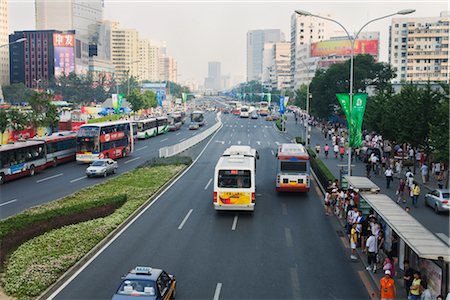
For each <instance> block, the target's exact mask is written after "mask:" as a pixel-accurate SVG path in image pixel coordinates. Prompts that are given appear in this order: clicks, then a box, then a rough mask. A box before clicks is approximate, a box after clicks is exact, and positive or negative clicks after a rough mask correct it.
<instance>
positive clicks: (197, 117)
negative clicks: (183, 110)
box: [191, 110, 205, 126]
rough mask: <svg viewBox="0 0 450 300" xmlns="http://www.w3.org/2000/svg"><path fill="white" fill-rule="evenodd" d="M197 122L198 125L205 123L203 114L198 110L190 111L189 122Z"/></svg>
mask: <svg viewBox="0 0 450 300" xmlns="http://www.w3.org/2000/svg"><path fill="white" fill-rule="evenodd" d="M193 123H195V124H198V126H203V125H205V115H204V113H203V112H202V111H200V110H195V111H193V112H192V113H191V124H193Z"/></svg>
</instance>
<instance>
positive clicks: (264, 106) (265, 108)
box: [259, 101, 269, 117]
mask: <svg viewBox="0 0 450 300" xmlns="http://www.w3.org/2000/svg"><path fill="white" fill-rule="evenodd" d="M259 115H260V116H261V117H266V116H268V115H269V102H267V101H261V102H260V103H259Z"/></svg>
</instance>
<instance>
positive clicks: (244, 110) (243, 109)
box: [239, 106, 249, 118]
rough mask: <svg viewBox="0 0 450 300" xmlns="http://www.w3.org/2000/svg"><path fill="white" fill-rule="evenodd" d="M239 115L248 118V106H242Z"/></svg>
mask: <svg viewBox="0 0 450 300" xmlns="http://www.w3.org/2000/svg"><path fill="white" fill-rule="evenodd" d="M239 116H240V117H241V118H248V117H249V109H248V106H242V107H241V109H240V113H239Z"/></svg>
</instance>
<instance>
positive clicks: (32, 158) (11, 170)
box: [0, 140, 47, 184]
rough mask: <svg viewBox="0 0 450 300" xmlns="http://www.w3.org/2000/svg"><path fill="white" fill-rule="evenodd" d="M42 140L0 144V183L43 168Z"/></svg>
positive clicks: (44, 161) (43, 152) (44, 160)
mask: <svg viewBox="0 0 450 300" xmlns="http://www.w3.org/2000/svg"><path fill="white" fill-rule="evenodd" d="M46 164H47V160H46V157H45V142H44V141H37V140H36V141H18V142H16V143H14V144H6V145H1V146H0V184H3V183H4V182H5V181H9V180H13V179H16V178H20V177H23V176H27V175H30V176H33V175H34V174H36V172H39V171H41V170H43V169H45V167H46Z"/></svg>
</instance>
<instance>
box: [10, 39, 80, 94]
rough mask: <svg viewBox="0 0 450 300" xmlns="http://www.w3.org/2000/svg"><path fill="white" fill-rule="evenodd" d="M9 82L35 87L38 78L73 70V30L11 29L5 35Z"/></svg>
mask: <svg viewBox="0 0 450 300" xmlns="http://www.w3.org/2000/svg"><path fill="white" fill-rule="evenodd" d="M21 38H26V39H27V40H26V41H25V42H23V43H15V44H11V45H10V46H9V52H10V77H11V83H24V84H25V85H26V86H27V87H29V88H39V84H40V83H41V82H46V81H48V80H50V79H52V78H54V77H58V76H62V75H66V76H67V75H69V74H70V73H71V72H74V71H75V57H76V55H77V49H76V43H75V41H76V39H75V31H73V30H72V31H57V30H33V31H15V32H14V33H13V34H11V35H10V36H9V42H10V43H13V42H15V41H17V40H19V39H21Z"/></svg>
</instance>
